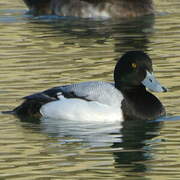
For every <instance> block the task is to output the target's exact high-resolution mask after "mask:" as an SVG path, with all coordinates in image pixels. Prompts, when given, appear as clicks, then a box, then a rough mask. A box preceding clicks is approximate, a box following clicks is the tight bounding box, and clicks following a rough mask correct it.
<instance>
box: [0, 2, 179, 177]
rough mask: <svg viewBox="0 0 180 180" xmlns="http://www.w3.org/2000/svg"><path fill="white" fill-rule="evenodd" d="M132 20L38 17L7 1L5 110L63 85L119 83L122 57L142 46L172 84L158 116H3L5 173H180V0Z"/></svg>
mask: <svg viewBox="0 0 180 180" xmlns="http://www.w3.org/2000/svg"><path fill="white" fill-rule="evenodd" d="M155 4H156V11H157V13H156V16H155V17H151V16H150V17H143V18H137V19H129V20H116V21H115V20H90V19H86V20H84V19H77V18H64V17H39V18H32V17H30V16H28V15H25V14H24V13H25V11H26V8H25V6H24V4H23V2H22V1H20V0H6V1H4V2H1V3H0V27H1V28H0V111H2V110H8V109H12V108H14V107H15V106H17V105H18V104H19V103H20V102H21V100H20V98H21V97H22V96H26V95H28V94H30V93H34V92H37V91H41V90H44V89H46V88H50V87H53V86H57V85H63V84H69V83H75V82H83V81H92V80H104V81H112V78H113V75H112V71H113V68H114V65H115V63H116V59H117V58H118V57H119V56H121V55H122V54H123V53H124V52H125V51H127V50H134V49H141V50H144V51H145V52H147V53H148V54H149V55H150V56H151V58H152V59H153V64H154V70H155V75H156V76H157V78H158V79H159V81H160V82H161V83H162V84H163V85H164V86H166V87H167V88H168V89H169V92H167V93H162V94H156V96H158V97H159V98H160V100H161V101H162V103H163V104H164V105H165V107H166V110H167V115H168V118H166V119H163V120H159V122H155V123H146V122H136V121H135V122H124V123H123V124H121V125H120V124H103V125H102V124H93V123H89V124H86V123H76V122H64V121H62V122H60V123H59V122H58V123H57V121H51V122H49V121H43V122H41V123H31V122H26V121H21V120H20V119H18V118H16V117H13V116H7V115H0V134H1V137H0V178H2V179H18V180H19V179H23V180H25V179H28V180H29V179H36V180H39V179H68V180H70V179H127V180H128V179H133V180H136V179H138V180H141V179H142V180H149V179H153V180H154V179H162V180H166V179H171V180H172V179H180V158H179V157H180V150H179V149H180V148H179V147H180V143H179V142H180V131H179V129H180V118H179V115H180V114H179V112H180V100H179V97H180V96H179V94H180V77H179V72H180V25H179V24H180V18H179V16H180V11H179V8H180V2H179V0H156V1H155Z"/></svg>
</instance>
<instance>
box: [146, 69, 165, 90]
mask: <svg viewBox="0 0 180 180" xmlns="http://www.w3.org/2000/svg"><path fill="white" fill-rule="evenodd" d="M142 84H143V85H144V86H145V87H146V88H147V89H149V90H150V91H154V92H167V89H166V88H165V87H164V86H162V85H161V84H160V83H159V82H158V81H157V80H156V78H155V76H154V75H153V74H152V73H150V72H148V71H147V73H146V77H145V79H144V80H143V81H142Z"/></svg>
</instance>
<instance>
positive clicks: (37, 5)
mask: <svg viewBox="0 0 180 180" xmlns="http://www.w3.org/2000/svg"><path fill="white" fill-rule="evenodd" d="M24 2H25V4H26V5H27V6H28V8H29V10H30V11H29V12H30V13H31V14H33V15H35V16H39V15H58V16H75V17H83V18H110V17H111V18H119V17H138V16H143V15H149V14H154V8H153V0H24Z"/></svg>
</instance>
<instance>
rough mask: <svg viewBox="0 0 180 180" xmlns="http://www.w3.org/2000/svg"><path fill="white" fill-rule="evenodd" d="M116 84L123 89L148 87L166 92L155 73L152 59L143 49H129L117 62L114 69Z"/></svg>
mask: <svg viewBox="0 0 180 180" xmlns="http://www.w3.org/2000/svg"><path fill="white" fill-rule="evenodd" d="M114 80H115V86H116V87H117V88H118V89H120V90H121V91H126V90H127V91H128V90H134V89H137V88H145V87H146V88H148V89H150V90H152V91H156V92H165V91H166V89H165V88H164V87H162V86H161V85H160V84H159V83H158V81H157V80H156V79H155V77H154V75H153V68H152V61H151V59H150V57H149V56H148V55H147V54H146V53H144V52H143V51H128V52H127V53H125V54H124V55H123V56H122V57H121V58H120V59H119V61H118V62H117V64H116V67H115V69H114Z"/></svg>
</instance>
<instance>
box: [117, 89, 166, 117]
mask: <svg viewBox="0 0 180 180" xmlns="http://www.w3.org/2000/svg"><path fill="white" fill-rule="evenodd" d="M118 89H119V90H120V91H121V92H122V93H123V96H124V100H123V102H122V109H123V112H124V117H125V119H142V120H153V119H157V118H158V117H161V116H164V115H165V109H164V107H163V105H162V104H161V102H160V101H159V99H158V98H156V97H155V96H154V95H153V94H151V93H150V92H148V91H146V89H145V87H144V86H138V87H136V88H126V89H121V88H118Z"/></svg>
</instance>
